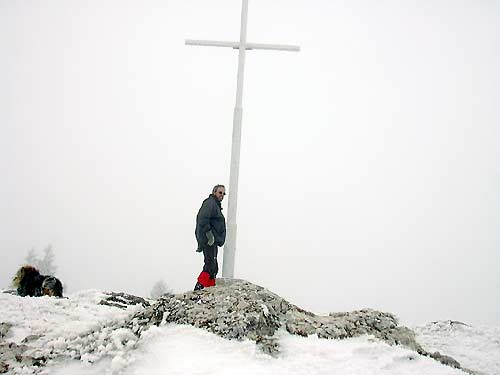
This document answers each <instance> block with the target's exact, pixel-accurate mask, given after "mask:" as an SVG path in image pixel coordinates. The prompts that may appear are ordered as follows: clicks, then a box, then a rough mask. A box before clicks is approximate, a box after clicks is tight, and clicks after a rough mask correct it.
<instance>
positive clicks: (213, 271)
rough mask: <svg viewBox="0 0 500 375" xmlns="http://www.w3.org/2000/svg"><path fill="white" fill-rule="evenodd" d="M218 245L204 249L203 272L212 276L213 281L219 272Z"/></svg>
mask: <svg viewBox="0 0 500 375" xmlns="http://www.w3.org/2000/svg"><path fill="white" fill-rule="evenodd" d="M218 250H219V249H218V248H217V245H215V244H214V245H212V246H207V247H206V248H205V249H203V258H204V259H203V260H204V262H205V264H204V265H203V272H206V273H208V274H209V275H210V278H211V279H215V278H216V276H217V272H219V264H218V263H217V253H218Z"/></svg>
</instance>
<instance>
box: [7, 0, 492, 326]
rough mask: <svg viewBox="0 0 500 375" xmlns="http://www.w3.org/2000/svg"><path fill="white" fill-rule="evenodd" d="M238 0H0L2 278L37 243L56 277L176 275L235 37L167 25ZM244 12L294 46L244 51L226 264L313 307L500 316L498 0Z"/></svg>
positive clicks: (226, 150) (291, 0) (469, 318)
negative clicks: (234, 228) (51, 260)
mask: <svg viewBox="0 0 500 375" xmlns="http://www.w3.org/2000/svg"><path fill="white" fill-rule="evenodd" d="M240 7H241V2H240V1H236V0H233V1H229V0H214V1H210V2H207V1H200V0H196V1H195V0H189V1H188V0H183V1H169V0H163V1H153V0H146V1H124V0H120V1H117V0H116V1H115V0H113V1H101V0H99V1H76V0H65V1H54V0H46V1H27V0H25V1H15V0H0V168H1V184H0V222H1V225H0V251H1V261H0V287H7V286H8V284H9V281H10V279H11V277H12V275H13V274H14V273H15V271H16V269H17V268H18V267H19V266H20V265H21V264H22V263H23V260H24V257H25V256H26V254H27V252H28V250H29V249H31V248H35V249H36V250H38V251H41V250H42V249H43V247H45V246H46V245H48V244H52V245H53V248H54V250H55V253H56V260H57V265H58V267H59V269H58V273H57V276H59V277H60V278H61V279H62V280H63V281H64V282H65V283H66V284H67V285H68V291H69V292H71V291H73V292H74V291H77V290H80V289H88V288H97V289H105V290H116V291H127V292H130V293H135V294H140V295H146V294H148V293H149V291H150V289H151V287H152V285H153V284H154V282H156V281H157V280H158V279H160V278H163V279H164V280H165V281H166V282H167V283H168V284H169V285H170V286H171V287H172V288H173V289H174V291H176V292H182V291H185V290H189V289H192V287H193V286H194V283H195V278H196V276H197V275H198V273H199V272H200V270H201V266H202V256H201V255H199V254H197V253H195V251H194V249H195V247H196V243H195V238H194V225H195V216H196V213H197V210H198V208H199V206H200V204H201V202H202V200H203V199H204V198H205V197H206V196H207V195H208V194H209V192H210V190H211V187H212V186H213V185H214V184H217V183H223V184H228V180H229V160H230V146H231V131H232V111H233V107H234V100H235V90H236V68H237V52H236V51H233V50H231V49H222V48H208V47H192V46H189V47H188V46H185V45H184V39H186V38H188V39H216V40H234V41H236V40H237V39H238V38H239V22H240V11H241V8H240ZM248 20H249V24H248V41H250V42H261V43H283V44H298V45H300V46H301V48H302V50H301V52H299V53H291V52H273V51H250V52H249V53H248V54H247V61H246V72H245V92H244V101H243V107H244V115H243V139H242V152H241V170H240V191H239V205H238V210H239V213H238V225H239V227H238V230H239V232H238V246H237V253H236V269H235V276H236V277H239V278H244V279H247V280H250V281H252V282H254V283H257V284H260V285H263V286H266V287H268V288H270V289H271V290H273V291H274V292H277V293H279V294H281V295H282V296H284V297H285V298H287V299H289V300H290V301H291V302H293V303H295V304H297V305H299V306H301V307H303V308H306V309H310V310H313V311H319V312H328V311H343V310H350V309H357V308H363V307H371V308H376V309H382V310H386V311H390V312H393V313H395V314H396V315H398V316H399V317H400V318H401V319H402V320H403V322H408V323H420V322H426V321H430V320H437V319H457V320H462V321H465V322H469V323H474V324H477V323H488V324H497V325H499V324H500V300H499V299H498V290H499V287H500V272H499V269H500V232H499V223H500V195H499V194H498V191H499V190H500V169H499V167H498V161H499V157H500V151H499V150H500V109H499V105H498V104H499V93H500V89H499V87H500V73H499V69H498V67H499V66H500V3H499V2H496V1H486V0H485V1H472V0H470V1H451V0H450V1H444V0H441V1H399V0H393V1H391V0H388V1H377V2H373V1H326V0H325V1H319V0H316V1H306V0H288V1H284V0H272V1H270V0H251V1H250V3H249V18H248ZM228 189H230V187H228ZM226 204H227V202H224V207H226ZM225 211H227V210H225ZM219 262H220V264H221V263H222V254H220V255H219Z"/></svg>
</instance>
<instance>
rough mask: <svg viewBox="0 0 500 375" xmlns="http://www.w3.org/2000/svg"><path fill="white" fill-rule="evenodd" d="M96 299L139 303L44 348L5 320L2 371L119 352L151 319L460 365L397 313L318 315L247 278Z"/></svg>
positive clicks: (273, 344) (228, 334)
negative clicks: (363, 340) (389, 349)
mask: <svg viewBox="0 0 500 375" xmlns="http://www.w3.org/2000/svg"><path fill="white" fill-rule="evenodd" d="M99 304H103V305H108V306H112V307H114V308H119V309H123V308H127V306H131V305H134V306H137V308H135V309H134V308H132V309H133V310H134V311H137V312H136V313H135V314H134V313H132V312H131V314H132V315H127V314H125V315H124V318H122V319H119V320H116V321H114V322H109V321H108V322H103V323H102V324H99V325H98V326H93V327H92V329H91V330H89V331H86V332H81V333H79V334H78V335H75V336H74V337H70V338H68V339H66V340H65V341H64V342H51V344H50V345H49V346H48V347H44V348H43V350H41V347H38V349H36V346H35V345H34V343H36V342H37V341H39V340H42V341H43V337H40V336H37V335H29V336H27V337H26V338H24V340H22V342H18V343H13V342H8V340H6V338H7V337H8V334H9V330H10V329H11V325H10V324H7V323H0V373H2V372H3V373H5V372H9V371H11V368H21V367H23V366H24V367H26V368H30V369H32V370H33V373H38V372H40V371H41V368H42V367H43V366H44V365H45V364H46V363H48V362H51V361H54V360H64V359H68V358H71V359H77V360H82V361H86V362H97V361H99V360H100V359H101V358H103V357H105V356H111V357H113V356H120V355H122V354H123V353H125V352H127V351H130V350H134V348H136V347H137V344H138V343H139V342H140V337H141V336H142V334H143V333H144V332H145V331H146V330H148V329H149V328H150V327H151V326H152V325H156V326H159V325H161V324H166V323H175V324H188V325H192V326H194V327H198V328H201V329H204V330H207V331H209V332H212V333H214V334H217V335H219V336H221V337H223V338H226V339H231V340H242V339H249V340H253V341H254V342H255V343H256V345H257V346H258V347H259V348H260V349H261V350H262V351H263V352H264V353H267V354H270V355H272V356H277V355H279V353H280V342H279V337H280V335H277V334H276V333H277V332H278V330H284V331H287V332H289V333H290V334H293V335H300V336H310V335H315V336H317V337H319V338H324V339H345V338H349V337H355V336H360V335H372V336H374V337H376V338H378V339H380V340H383V341H385V342H387V343H388V344H389V345H402V346H405V347H407V348H409V349H411V350H414V351H415V352H416V353H419V354H421V355H424V356H428V357H431V358H434V359H436V360H437V361H439V362H441V363H443V364H445V365H448V366H451V367H455V368H461V366H460V364H459V363H458V362H457V361H455V360H454V359H453V358H451V357H448V356H445V355H442V354H440V353H439V352H435V353H430V352H427V351H426V350H425V349H424V348H422V346H421V345H419V344H418V342H417V341H416V340H415V334H414V332H413V331H412V330H410V329H409V328H407V327H404V326H400V325H399V324H398V320H397V318H396V317H395V316H394V315H392V314H389V313H384V312H379V311H375V310H372V309H362V310H357V311H352V312H342V313H330V314H329V315H316V314H313V313H311V312H308V311H305V310H303V309H301V308H299V307H297V306H295V305H293V304H291V303H290V302H288V301H286V300H285V299H283V298H281V297H280V296H278V295H276V294H275V293H272V292H270V291H269V290H267V289H265V288H262V287H260V286H258V285H254V284H252V283H250V282H247V281H244V280H231V281H224V280H221V281H218V285H217V286H216V287H213V288H206V289H203V290H201V291H196V292H187V293H182V294H177V295H172V294H167V295H164V296H162V297H160V298H159V299H158V300H146V299H143V298H141V297H136V296H132V295H129V294H125V293H107V294H106V297H105V298H104V299H102V300H101V301H100V302H99ZM462 370H464V371H467V372H469V373H471V374H472V373H473V372H472V371H469V370H466V369H463V368H462Z"/></svg>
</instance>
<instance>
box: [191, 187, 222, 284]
mask: <svg viewBox="0 0 500 375" xmlns="http://www.w3.org/2000/svg"><path fill="white" fill-rule="evenodd" d="M225 195H226V189H225V187H224V185H215V186H214V188H213V189H212V194H210V195H209V197H208V198H207V199H205V200H204V201H203V203H202V205H201V207H200V210H199V211H198V215H197V216H196V230H195V235H196V241H197V242H198V249H197V250H196V251H198V252H202V251H203V257H204V262H205V263H204V265H203V270H202V271H201V273H200V276H198V281H197V283H196V285H195V287H194V290H200V289H203V288H206V287H209V286H215V277H216V276H217V272H218V271H219V265H218V264H217V252H218V248H217V247H218V246H222V245H224V241H225V240H226V221H225V219H224V215H223V214H222V205H221V202H222V200H223V199H224V196H225Z"/></svg>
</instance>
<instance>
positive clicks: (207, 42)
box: [186, 39, 300, 52]
mask: <svg viewBox="0 0 500 375" xmlns="http://www.w3.org/2000/svg"><path fill="white" fill-rule="evenodd" d="M186 45H188V46H208V47H230V48H234V49H239V48H240V43H239V42H222V41H216V40H192V39H186ZM245 49H247V50H251V49H267V50H276V51H295V52H298V51H300V47H299V46H291V45H286V44H263V43H246V44H245Z"/></svg>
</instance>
